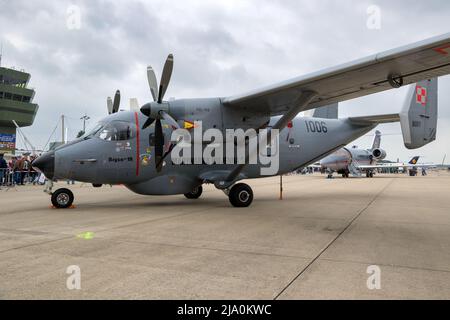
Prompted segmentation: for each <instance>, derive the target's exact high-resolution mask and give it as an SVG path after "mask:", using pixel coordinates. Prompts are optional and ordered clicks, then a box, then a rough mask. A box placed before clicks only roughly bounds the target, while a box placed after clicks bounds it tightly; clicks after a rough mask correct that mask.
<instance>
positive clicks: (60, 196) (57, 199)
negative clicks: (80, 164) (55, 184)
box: [52, 188, 74, 209]
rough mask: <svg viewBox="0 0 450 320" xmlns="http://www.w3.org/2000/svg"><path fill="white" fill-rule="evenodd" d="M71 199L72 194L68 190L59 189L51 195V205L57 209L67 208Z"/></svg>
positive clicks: (70, 203)
mask: <svg viewBox="0 0 450 320" xmlns="http://www.w3.org/2000/svg"><path fill="white" fill-rule="evenodd" d="M73 199H74V196H73V193H72V191H70V190H69V189H65V188H61V189H58V190H56V191H55V192H53V193H52V204H53V206H55V207H56V208H58V209H66V208H69V207H70V206H71V205H72V203H73Z"/></svg>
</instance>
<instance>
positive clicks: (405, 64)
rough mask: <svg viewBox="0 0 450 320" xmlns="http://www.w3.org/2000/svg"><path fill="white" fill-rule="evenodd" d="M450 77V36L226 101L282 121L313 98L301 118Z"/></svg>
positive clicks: (376, 55)
mask: <svg viewBox="0 0 450 320" xmlns="http://www.w3.org/2000/svg"><path fill="white" fill-rule="evenodd" d="M449 73H450V33H447V34H444V35H441V36H437V37H434V38H430V39H428V40H424V41H420V42H417V43H414V44H410V45H407V46H404V47H400V48H398V49H393V50H389V51H386V52H382V53H378V54H375V55H372V56H369V57H366V58H363V59H360V60H356V61H353V62H350V63H346V64H343V65H340V66H337V67H333V68H329V69H325V70H322V71H319V72H316V73H312V74H309V75H306V76H302V77H297V78H294V79H291V80H287V81H284V82H281V83H278V84H275V85H272V86H268V87H265V88H262V89H259V90H255V91H252V92H249V93H246V94H242V95H237V96H232V97H228V98H224V99H223V103H224V104H225V105H227V106H230V107H236V108H244V109H249V110H252V111H254V112H256V113H266V114H268V113H269V114H270V115H272V116H273V115H280V114H284V113H286V112H287V111H288V110H291V109H292V108H293V107H295V106H296V104H297V103H298V102H297V101H298V99H299V98H300V97H301V96H302V93H305V92H309V93H311V92H312V93H314V95H313V98H312V99H311V100H310V101H308V103H307V104H305V105H304V106H302V108H301V110H296V111H298V112H301V111H305V110H309V109H314V108H317V107H321V106H325V105H330V104H332V103H336V102H342V101H346V100H350V99H354V98H358V97H362V96H365V95H369V94H373V93H376V92H381V91H385V90H389V89H392V88H393V87H394V88H395V87H399V86H400V85H407V84H411V83H415V82H418V81H420V80H424V79H429V78H434V77H439V76H443V75H446V74H449Z"/></svg>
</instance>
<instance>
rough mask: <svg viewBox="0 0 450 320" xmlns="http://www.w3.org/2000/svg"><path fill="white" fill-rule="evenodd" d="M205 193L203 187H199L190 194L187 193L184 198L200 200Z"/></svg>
mask: <svg viewBox="0 0 450 320" xmlns="http://www.w3.org/2000/svg"><path fill="white" fill-rule="evenodd" d="M202 193H203V187H202V186H198V187H196V188H195V189H194V190H192V191H191V192H189V193H185V194H184V196H185V197H186V198H188V199H198V198H200V196H201V195H202Z"/></svg>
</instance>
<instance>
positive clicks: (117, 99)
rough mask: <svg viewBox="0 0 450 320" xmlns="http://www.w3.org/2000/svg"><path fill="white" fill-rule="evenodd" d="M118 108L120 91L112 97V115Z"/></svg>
mask: <svg viewBox="0 0 450 320" xmlns="http://www.w3.org/2000/svg"><path fill="white" fill-rule="evenodd" d="M119 107H120V91H119V90H117V91H116V95H115V96H114V102H113V110H112V113H116V112H118V111H119Z"/></svg>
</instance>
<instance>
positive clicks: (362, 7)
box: [0, 0, 450, 161]
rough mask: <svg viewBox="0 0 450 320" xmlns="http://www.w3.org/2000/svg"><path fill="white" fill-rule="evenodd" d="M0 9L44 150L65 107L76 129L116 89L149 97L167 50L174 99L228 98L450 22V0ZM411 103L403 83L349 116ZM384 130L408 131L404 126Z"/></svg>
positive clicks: (9, 58) (11, 4)
mask: <svg viewBox="0 0 450 320" xmlns="http://www.w3.org/2000/svg"><path fill="white" fill-rule="evenodd" d="M372 4H375V5H378V6H379V7H380V9H381V19H382V20H381V29H380V30H369V29H368V28H367V27H366V21H367V18H368V16H367V13H366V10H367V8H368V7H369V6H370V5H372ZM70 5H77V6H79V8H80V10H81V29H80V30H69V29H67V27H66V21H67V12H66V11H67V8H68V7H69V6H70ZM0 8H2V10H0V40H1V41H2V42H3V45H4V59H3V62H4V64H6V65H9V66H12V65H15V66H17V67H20V68H24V69H26V70H27V71H29V72H30V73H31V74H32V84H31V85H32V86H34V87H36V97H35V101H36V102H38V103H39V104H40V111H39V114H38V116H37V118H36V121H35V124H34V125H33V126H32V127H30V128H25V129H24V131H25V132H26V133H27V134H28V135H30V139H31V140H32V141H33V142H34V143H35V144H36V145H38V146H43V145H44V144H45V142H46V141H47V139H48V136H49V135H50V132H51V130H52V129H53V127H54V125H55V124H56V122H57V121H58V118H59V116H60V115H61V114H65V115H67V116H68V122H69V127H70V129H71V131H70V132H71V134H76V132H77V131H78V130H79V128H80V127H81V121H80V120H79V118H80V116H81V115H82V114H83V113H84V112H87V113H88V114H89V115H90V116H91V118H92V119H99V118H101V117H103V116H104V115H105V113H106V102H105V101H106V97H107V96H108V95H109V96H110V95H113V94H114V91H115V90H116V89H117V88H119V89H121V91H122V95H123V105H122V107H124V108H125V107H126V106H127V104H128V101H127V100H128V98H130V97H138V98H139V101H140V102H141V103H143V102H145V101H146V100H148V99H149V98H150V94H149V92H148V89H147V83H146V77H145V67H146V65H147V64H149V63H150V64H152V65H153V66H154V68H155V69H156V71H157V72H158V73H160V72H161V69H162V65H163V63H164V60H165V58H166V56H167V54H168V53H170V52H172V53H174V54H175V70H174V75H173V79H172V82H171V86H170V88H169V90H168V93H167V96H168V97H169V96H174V97H177V98H184V97H205V96H227V95H233V94H237V93H240V92H245V91H247V90H251V89H254V88H256V87H259V86H262V85H267V84H271V83H273V82H277V81H281V80H285V79H287V78H290V77H294V76H298V75H301V74H304V73H307V72H312V71H317V70H318V69H321V68H325V67H329V66H333V65H336V64H338V63H343V62H347V61H350V60H353V59H357V58H360V57H363V56H366V55H369V54H372V53H375V52H379V51H383V50H387V49H391V48H393V47H397V46H400V45H403V44H407V43H410V42H413V41H417V40H421V39H423V38H427V37H430V36H433V35H437V34H442V33H445V32H448V31H449V29H450V28H449V27H450V22H449V20H448V17H449V14H450V2H448V1H437V0H435V1H427V2H411V1H406V0H403V1H395V2H393V1H387V0H383V1H382V0H372V1H367V0H363V1H332V0H320V1H310V0H305V1H298V0H286V1H282V2H279V3H278V2H272V1H260V0H248V1H247V0H244V1H230V0H220V1H200V0H192V1H174V0H171V1H167V0H166V1H163V0H154V1H150V2H147V1H136V0H132V1H112V0H111V1H104V0H103V1H87V0H86V1H81V0H78V1H77V0H74V1H68V0H63V1H44V0H42V1H32V2H31V1H25V0H16V1H6V0H0ZM3 8H7V10H3ZM439 88H440V91H441V95H440V106H441V108H440V115H441V118H440V123H439V124H440V127H439V131H438V132H439V133H438V141H437V142H435V143H434V144H432V145H430V146H428V147H427V148H426V149H423V150H420V152H425V151H426V152H427V154H428V155H429V157H430V158H432V159H433V160H435V161H437V160H438V159H441V158H442V154H443V153H445V152H446V153H449V154H450V149H449V148H450V147H449V146H447V145H448V144H445V141H448V138H450V132H448V130H447V129H446V128H448V127H450V126H449V124H450V107H449V105H450V98H449V97H448V95H447V94H446V92H450V79H449V77H444V78H442V80H441V82H440V86H439ZM403 99H404V90H394V91H390V92H386V93H382V94H377V95H375V96H372V97H366V98H363V99H358V100H354V101H349V102H346V103H343V104H342V108H341V115H343V116H346V115H350V114H352V115H354V114H378V113H385V112H389V113H390V112H395V111H397V110H399V108H400V106H401V104H402V101H403ZM93 122H94V120H93V121H91V124H93ZM381 129H382V131H385V132H398V133H399V132H400V129H399V128H398V126H396V125H392V126H382V127H381ZM446 130H447V131H446ZM370 139H371V138H370V137H364V138H362V139H361V140H359V141H357V143H358V144H370ZM367 141H369V142H367ZM366 142H367V143H366ZM399 146H401V147H399ZM385 147H386V149H388V151H389V152H390V155H392V157H400V158H402V159H404V158H406V157H409V156H410V155H411V152H410V151H408V150H406V149H405V148H404V147H403V145H402V141H401V137H400V136H398V137H397V136H388V137H386V138H385ZM430 161H431V160H430Z"/></svg>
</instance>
